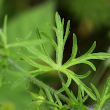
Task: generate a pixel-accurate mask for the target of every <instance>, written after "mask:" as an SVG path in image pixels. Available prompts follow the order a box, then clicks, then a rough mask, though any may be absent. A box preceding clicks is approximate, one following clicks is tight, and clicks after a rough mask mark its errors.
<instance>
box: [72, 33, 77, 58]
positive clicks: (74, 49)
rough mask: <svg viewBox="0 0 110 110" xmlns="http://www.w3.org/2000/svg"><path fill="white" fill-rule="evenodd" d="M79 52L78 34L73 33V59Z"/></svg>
mask: <svg viewBox="0 0 110 110" xmlns="http://www.w3.org/2000/svg"><path fill="white" fill-rule="evenodd" d="M76 54H77V38H76V35H75V34H73V47H72V54H71V59H74V58H75V57H76Z"/></svg>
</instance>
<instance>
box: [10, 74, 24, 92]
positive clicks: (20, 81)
mask: <svg viewBox="0 0 110 110" xmlns="http://www.w3.org/2000/svg"><path fill="white" fill-rule="evenodd" d="M25 80H26V78H25V77H24V76H22V77H20V78H19V79H17V80H16V81H15V82H14V83H13V85H12V86H11V90H12V89H14V88H15V87H17V86H18V85H19V84H21V83H22V82H24V81H25Z"/></svg>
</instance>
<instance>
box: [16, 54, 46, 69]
mask: <svg viewBox="0 0 110 110" xmlns="http://www.w3.org/2000/svg"><path fill="white" fill-rule="evenodd" d="M18 54H19V56H20V57H21V58H22V59H24V60H25V61H26V62H28V63H29V64H30V65H32V66H34V67H36V68H45V66H43V65H41V64H38V63H36V62H35V61H33V60H31V59H30V58H28V57H27V56H25V55H24V54H22V53H18Z"/></svg>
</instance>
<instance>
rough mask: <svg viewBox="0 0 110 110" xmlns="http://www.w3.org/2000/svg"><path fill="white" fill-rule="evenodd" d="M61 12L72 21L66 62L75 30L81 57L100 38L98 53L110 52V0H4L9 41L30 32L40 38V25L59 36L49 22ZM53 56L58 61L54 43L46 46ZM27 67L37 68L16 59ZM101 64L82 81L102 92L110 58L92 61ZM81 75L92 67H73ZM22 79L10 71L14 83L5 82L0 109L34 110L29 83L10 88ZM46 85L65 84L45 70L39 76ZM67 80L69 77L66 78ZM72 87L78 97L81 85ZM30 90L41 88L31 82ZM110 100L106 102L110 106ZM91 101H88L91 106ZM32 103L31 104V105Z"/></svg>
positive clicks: (1, 12)
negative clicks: (56, 13) (78, 87)
mask: <svg viewBox="0 0 110 110" xmlns="http://www.w3.org/2000/svg"><path fill="white" fill-rule="evenodd" d="M56 11H57V12H58V13H59V14H60V16H61V18H65V27H66V22H67V20H70V21H71V25H70V26H71V27H70V35H69V37H68V40H67V42H66V47H65V51H64V58H63V63H64V62H65V61H67V59H68V58H69V57H70V55H71V50H72V33H75V34H76V35H77V39H78V53H77V57H78V56H81V55H83V54H84V53H85V52H86V51H87V50H88V49H89V48H90V46H91V45H92V43H93V42H94V41H96V43H97V46H96V49H95V50H94V52H109V53H110V0H0V28H2V25H3V20H4V16H5V15H8V42H9V43H13V42H17V41H16V38H23V37H25V36H26V35H27V34H29V32H32V37H33V38H35V37H36V33H35V31H36V27H38V28H39V30H40V31H43V32H45V33H47V34H48V35H50V36H52V37H53V38H55V34H54V33H53V31H52V29H50V27H49V26H48V25H47V23H49V24H55V21H54V16H55V12H56ZM46 48H47V51H48V53H49V54H50V56H51V57H52V58H53V59H54V60H55V52H54V49H53V47H52V46H51V45H46ZM11 51H12V52H14V53H15V54H16V53H17V51H18V49H17V48H12V49H11ZM13 60H14V61H15V62H16V63H17V64H18V65H20V66H21V67H22V68H23V69H26V70H32V69H34V68H33V67H31V66H30V65H28V64H27V63H25V62H24V61H21V60H19V59H13ZM92 62H93V63H94V64H95V66H96V67H97V71H96V72H94V71H92V72H91V75H90V76H89V77H88V78H87V79H84V80H82V81H83V82H84V83H85V84H86V85H87V86H89V87H90V83H93V84H94V85H95V86H96V87H97V88H98V89H99V91H100V93H101V91H102V89H103V86H104V84H105V82H106V80H107V78H108V76H109V74H110V61H109V59H107V60H105V61H98V60H93V61H92ZM70 69H71V70H73V71H74V72H75V73H77V74H84V73H86V72H87V71H88V70H90V69H91V68H89V67H88V66H87V65H84V64H81V65H76V66H74V67H71V68H70ZM17 78H18V76H17V75H16V74H8V75H7V80H8V81H10V82H11V83H10V84H7V85H4V86H3V87H2V88H1V89H0V103H1V104H2V107H1V108H0V110H30V109H32V110H34V106H33V105H29V103H30V102H31V100H32V99H31V96H30V94H29V93H28V92H27V90H26V82H24V83H23V84H21V85H19V86H18V87H16V88H15V89H14V90H12V91H10V87H11V85H12V84H13V83H14V81H15V80H16V79H17ZM38 78H39V79H41V80H42V81H43V82H45V83H46V84H48V85H50V86H52V87H53V88H55V89H59V88H60V87H61V83H60V80H59V78H58V75H57V73H56V72H52V73H51V72H50V73H45V74H43V75H40V76H38ZM65 79H66V78H65ZM70 89H72V90H73V91H74V94H75V95H76V96H77V86H76V84H75V83H74V82H72V84H71V87H70ZM28 90H29V91H34V92H38V90H39V89H38V87H37V86H35V85H33V84H31V83H29V87H28ZM109 100H110V99H108V100H107V102H106V104H105V105H110V104H109ZM91 103H92V102H91V100H87V101H86V103H85V104H86V105H90V104H91ZM28 105H29V106H28Z"/></svg>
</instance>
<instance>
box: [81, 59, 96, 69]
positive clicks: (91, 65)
mask: <svg viewBox="0 0 110 110" xmlns="http://www.w3.org/2000/svg"><path fill="white" fill-rule="evenodd" d="M82 63H85V64H87V65H89V66H90V67H91V68H92V69H93V70H94V71H96V67H95V66H94V64H93V63H91V62H90V61H84V62H82Z"/></svg>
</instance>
